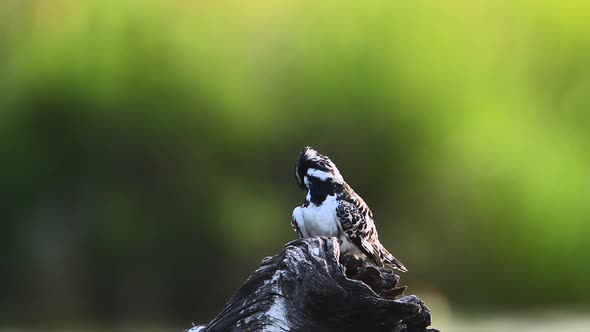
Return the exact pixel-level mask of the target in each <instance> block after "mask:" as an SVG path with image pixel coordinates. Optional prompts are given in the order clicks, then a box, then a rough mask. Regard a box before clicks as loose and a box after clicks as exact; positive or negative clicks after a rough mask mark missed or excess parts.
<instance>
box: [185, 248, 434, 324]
mask: <svg viewBox="0 0 590 332" xmlns="http://www.w3.org/2000/svg"><path fill="white" fill-rule="evenodd" d="M339 258H340V248H339V246H338V242H337V241H336V239H335V238H322V237H316V238H307V239H299V240H295V241H292V242H289V243H287V244H286V245H285V248H284V249H283V251H282V252H281V253H279V254H278V255H276V256H273V257H266V258H265V259H264V260H263V261H262V264H261V265H260V267H258V269H257V270H256V271H255V272H254V273H253V274H252V275H251V276H250V277H249V278H248V279H247V280H246V282H245V283H244V284H243V285H242V287H241V288H240V289H239V290H238V291H237V292H236V293H235V294H234V295H233V296H232V297H231V298H230V299H229V301H228V302H227V303H226V304H225V307H224V308H223V310H222V311H221V312H220V313H219V314H218V315H217V317H215V318H214V319H213V320H212V321H211V322H209V323H208V324H206V325H199V326H195V327H193V328H191V329H189V330H187V332H219V331H383V332H425V331H429V332H435V331H436V330H434V329H427V327H428V326H429V325H430V311H429V310H428V308H427V307H426V305H425V304H424V303H423V302H422V301H421V300H420V299H419V298H418V297H416V296H414V295H410V296H405V297H402V298H400V299H395V298H396V297H397V296H399V295H401V294H402V293H403V291H404V290H405V287H398V282H399V277H398V276H397V275H395V274H394V273H393V271H391V270H389V269H385V268H378V267H375V266H373V265H368V264H366V263H363V262H362V261H358V260H354V259H351V258H349V257H348V256H344V257H343V259H342V261H339Z"/></svg>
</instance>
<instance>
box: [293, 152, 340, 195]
mask: <svg viewBox="0 0 590 332" xmlns="http://www.w3.org/2000/svg"><path fill="white" fill-rule="evenodd" d="M310 168H312V169H316V170H319V171H324V172H329V173H331V174H332V177H333V180H334V181H335V182H337V183H343V182H344V180H343V179H342V176H341V175H340V171H339V170H338V168H337V167H336V165H335V164H334V163H333V162H332V160H330V158H328V156H324V155H322V154H320V153H319V152H317V151H316V150H314V149H312V148H311V147H309V146H306V147H305V148H304V149H303V151H301V153H300V154H299V157H298V158H297V161H296V162H295V177H296V179H297V184H299V187H301V188H302V189H305V188H306V187H305V183H304V180H303V179H304V178H305V175H306V174H307V171H308V170H309V169H310Z"/></svg>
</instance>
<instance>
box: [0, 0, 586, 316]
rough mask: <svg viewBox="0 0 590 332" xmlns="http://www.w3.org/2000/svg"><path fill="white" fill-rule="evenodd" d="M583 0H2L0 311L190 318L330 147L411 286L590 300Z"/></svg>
mask: <svg viewBox="0 0 590 332" xmlns="http://www.w3.org/2000/svg"><path fill="white" fill-rule="evenodd" d="M589 13H590V3H588V2H587V1H561V2H560V1H533V0H531V1H512V2H508V1H497V2H496V1H489V2H482V1H475V2H472V1H467V0H456V1H444V2H435V1H412V2H405V1H369V2H367V3H363V4H361V3H346V2H340V1H321V2H315V1H297V2H287V1H255V2H231V1H180V0H175V1H163V0H161V1H154V0H151V1H133V0H128V1H115V0H86V1H76V0H52V1H44V0H36V1H33V0H28V1H25V0H5V1H3V2H2V4H0V183H2V187H1V188H2V189H1V190H0V202H1V204H2V206H1V212H0V218H1V220H2V231H0V252H2V260H0V268H1V271H2V273H1V274H0V284H2V285H3V287H2V292H1V295H0V322H11V323H17V324H18V323H26V324H31V323H35V322H42V326H50V325H51V324H60V323H62V322H63V321H70V322H75V321H87V320H94V321H96V320H98V321H118V320H121V321H124V320H129V319H134V318H138V319H150V320H170V319H173V320H183V321H186V320H187V319H195V321H205V320H208V319H210V318H211V315H213V314H214V313H216V312H217V311H218V310H219V308H220V307H221V305H222V304H223V303H224V302H225V300H226V299H227V297H228V296H229V295H231V294H232V292H233V291H234V290H235V289H236V288H237V287H239V285H240V284H241V282H242V281H243V280H244V278H245V277H247V276H248V275H249V274H250V273H251V271H253V270H254V269H255V268H256V266H257V265H258V264H259V262H260V260H261V259H262V258H263V257H264V256H266V255H272V254H274V253H276V252H278V251H279V250H280V249H281V247H282V245H283V244H284V243H285V242H286V241H289V240H291V239H294V238H295V233H293V232H292V230H291V227H290V224H289V223H290V214H291V210H292V209H293V208H294V207H295V206H296V205H298V204H300V203H301V201H302V200H303V193H302V192H300V191H299V190H298V188H297V186H296V185H295V181H294V179H293V174H292V172H293V162H294V159H295V157H296V156H297V153H298V152H299V151H300V149H301V148H302V147H303V146H305V145H312V146H314V147H316V148H318V149H319V150H320V151H322V152H324V153H326V154H328V155H330V156H331V157H332V158H333V159H334V160H335V161H336V163H337V164H338V165H339V166H340V169H341V171H342V172H343V174H344V175H345V176H346V178H347V180H348V181H349V182H350V183H351V184H352V185H353V187H354V188H355V189H356V190H357V192H359V193H361V195H363V196H364V197H365V199H366V200H367V201H368V203H369V204H370V205H371V207H372V209H373V211H374V212H375V214H376V220H377V224H378V227H379V230H380V235H381V238H382V242H384V243H385V245H386V246H387V247H388V248H390V250H391V251H392V252H393V253H394V254H395V255H396V256H397V257H398V258H400V259H401V260H402V261H403V262H404V263H405V264H406V266H408V267H409V269H410V272H409V273H407V274H405V275H403V279H404V280H403V281H404V283H406V284H408V285H409V286H410V289H414V290H415V291H416V290H417V289H424V290H430V291H431V292H435V293H438V294H441V296H443V297H445V298H447V299H448V300H449V301H450V303H451V304H453V305H457V306H459V307H463V308H473V309H478V308H479V309H481V310H483V309H486V308H510V307H514V306H519V307H522V306H523V305H524V306H530V307H540V306H544V305H551V306H555V305H559V304H567V305H568V306H570V305H572V304H574V305H579V306H587V305H589V304H590V302H589V300H588V299H590V284H588V282H587V281H588V276H589V275H590V256H589V255H588V248H587V239H588V238H589V237H590V222H589V221H590V204H589V202H590V153H589V152H588V151H590V134H589V133H590V113H589V112H588V108H589V107H590V93H588V91H590V90H589V89H590V66H588V63H590V40H589V37H588V36H589V35H590V19H589V18H590V17H589Z"/></svg>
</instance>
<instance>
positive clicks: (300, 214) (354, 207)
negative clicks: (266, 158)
mask: <svg viewBox="0 0 590 332" xmlns="http://www.w3.org/2000/svg"><path fill="white" fill-rule="evenodd" d="M295 177H296V179H297V183H298V184H299V186H300V187H301V188H303V189H305V190H306V191H307V195H306V198H305V202H304V203H303V205H301V206H299V207H296V208H295V209H294V210H293V215H292V219H291V224H292V225H293V228H294V229H295V231H296V232H297V233H298V234H299V236H301V237H312V236H329V237H337V238H338V239H339V242H340V246H341V248H340V250H341V252H342V253H343V254H350V255H354V256H357V257H362V258H368V259H369V260H370V261H372V262H373V263H375V264H376V265H378V266H385V267H389V268H393V269H397V270H400V271H407V269H406V268H405V267H404V265H403V264H402V263H401V262H400V261H398V260H397V259H396V258H395V257H393V255H391V254H390V253H389V252H388V251H387V249H385V248H384V247H383V245H382V244H381V242H380V241H379V236H378V234H377V229H376V227H375V222H374V221H373V213H372V212H371V210H370V209H369V207H368V206H367V204H366V203H365V201H363V199H362V198H361V197H360V196H359V195H358V194H357V193H355V192H354V190H353V189H352V188H351V187H350V186H349V185H348V184H347V183H346V182H345V181H344V178H343V177H342V175H341V174H340V171H339V170H338V168H337V167H336V165H335V164H334V163H333V162H332V161H331V160H330V158H328V157H327V156H324V155H321V154H320V153H318V152H317V151H316V150H314V149H312V148H310V147H306V148H305V149H304V150H303V151H302V152H301V154H300V155H299V158H297V161H296V163H295Z"/></svg>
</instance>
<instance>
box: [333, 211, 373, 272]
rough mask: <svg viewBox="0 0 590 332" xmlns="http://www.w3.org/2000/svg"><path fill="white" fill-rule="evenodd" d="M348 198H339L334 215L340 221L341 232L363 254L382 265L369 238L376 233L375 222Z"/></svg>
mask: <svg viewBox="0 0 590 332" xmlns="http://www.w3.org/2000/svg"><path fill="white" fill-rule="evenodd" d="M365 206H366V205H365ZM363 212H364V211H363V210H362V209H361V208H360V207H359V206H357V205H356V204H354V202H351V201H349V200H339V201H338V207H337V208H336V217H337V218H338V221H339V222H340V227H341V228H342V232H343V233H344V234H345V235H346V237H347V238H348V240H349V241H350V242H352V243H353V244H354V245H356V246H357V247H358V248H359V249H360V250H361V252H362V253H363V254H365V255H366V256H367V257H368V258H369V259H370V260H371V261H373V262H374V263H375V264H377V265H379V266H383V259H382V258H381V255H380V253H379V251H378V249H379V248H378V247H377V246H375V245H374V243H373V242H371V241H370V239H371V238H372V237H373V234H376V233H377V231H376V230H375V223H374V222H373V220H372V219H371V218H370V217H368V214H365V213H363Z"/></svg>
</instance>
